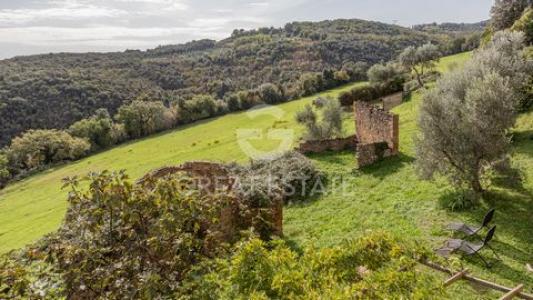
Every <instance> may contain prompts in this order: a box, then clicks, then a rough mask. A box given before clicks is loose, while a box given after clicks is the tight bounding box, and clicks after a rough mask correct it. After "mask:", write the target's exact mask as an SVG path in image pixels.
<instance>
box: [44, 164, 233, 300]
mask: <svg viewBox="0 0 533 300" xmlns="http://www.w3.org/2000/svg"><path fill="white" fill-rule="evenodd" d="M88 180H90V185H89V188H88V189H87V190H85V191H84V190H81V189H80V187H79V185H80V182H79V181H78V180H77V179H76V178H70V179H67V180H66V181H65V186H68V187H70V189H71V191H70V193H69V198H68V201H69V209H68V211H67V214H66V217H65V220H64V224H63V226H62V227H61V229H60V230H59V233H58V237H57V240H56V242H54V243H52V245H51V246H50V247H51V253H52V254H51V255H52V257H53V259H54V260H55V261H57V264H58V266H59V268H60V270H61V272H62V278H63V279H64V281H65V288H66V291H67V295H66V296H67V297H68V298H70V297H72V296H74V295H75V296H76V297H80V298H85V299H124V298H142V299H151V298H154V297H157V296H158V295H168V294H171V293H172V291H173V290H175V288H176V286H177V283H178V282H179V281H180V280H181V279H182V277H183V276H184V274H185V273H186V272H187V271H188V270H189V269H190V267H191V265H193V264H195V263H197V262H199V261H200V260H202V259H204V258H205V257H207V256H210V255H215V254H216V253H217V251H218V250H217V246H216V242H214V241H213V240H212V238H213V237H212V236H211V234H212V233H211V232H210V231H209V226H208V224H213V222H216V220H215V217H216V216H217V215H218V210H219V209H220V208H221V207H223V206H224V205H225V200H224V199H223V198H222V197H210V198H209V199H206V198H204V197H203V196H201V195H200V194H199V193H198V192H195V191H192V190H190V189H188V187H187V185H186V184H185V182H184V181H183V180H180V179H179V178H167V179H166V180H160V181H157V182H154V183H153V184H154V185H155V186H154V188H153V189H149V188H146V187H144V186H139V185H132V184H131V183H129V182H128V177H127V176H126V175H125V174H124V173H123V172H120V173H109V172H102V173H99V174H91V175H90V176H89V177H88Z"/></svg>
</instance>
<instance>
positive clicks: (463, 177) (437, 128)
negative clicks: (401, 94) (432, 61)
mask: <svg viewBox="0 0 533 300" xmlns="http://www.w3.org/2000/svg"><path fill="white" fill-rule="evenodd" d="M522 38H523V36H522ZM519 41H520V35H517V34H513V33H499V34H497V35H496V36H495V39H494V41H493V42H492V43H491V44H490V45H489V46H488V47H487V48H486V49H484V50H482V51H480V52H478V53H476V55H475V57H474V58H473V59H472V61H470V62H469V63H467V65H466V66H465V68H464V69H462V70H457V71H455V72H453V73H450V74H449V75H447V76H445V77H443V78H442V79H440V80H439V81H438V82H437V87H436V88H435V89H433V90H430V91H427V92H426V93H425V95H424V102H423V103H422V107H421V111H420V117H419V121H418V125H419V127H420V134H419V136H418V137H417V138H416V151H417V158H418V160H417V165H418V169H419V171H420V173H421V175H422V176H423V177H424V178H426V179H430V178H432V177H433V176H434V175H435V174H441V175H444V176H447V177H448V178H449V179H450V180H451V182H452V183H453V184H454V185H455V186H456V187H458V188H461V187H469V188H470V189H472V190H473V191H474V192H476V193H477V194H479V193H481V192H483V190H484V189H483V186H482V184H481V177H482V175H483V173H484V171H486V170H488V169H491V168H492V166H493V165H494V164H495V163H496V162H498V161H500V160H502V159H503V158H505V157H506V156H507V154H508V150H509V146H510V138H509V135H508V131H509V129H510V128H511V127H512V126H513V124H514V122H515V118H516V107H517V102H518V100H519V99H520V91H519V89H518V87H519V85H518V84H517V82H519V81H521V80H520V78H523V76H525V75H526V74H527V72H528V71H527V69H528V68H529V67H528V62H527V61H525V60H524V58H523V56H522V55H521V53H520V49H519V47H518V46H517V45H518V44H519ZM524 73H525V74H524Z"/></svg>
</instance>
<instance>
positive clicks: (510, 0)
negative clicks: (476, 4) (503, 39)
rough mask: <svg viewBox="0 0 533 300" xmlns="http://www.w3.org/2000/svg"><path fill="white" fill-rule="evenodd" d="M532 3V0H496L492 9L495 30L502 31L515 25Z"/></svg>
mask: <svg viewBox="0 0 533 300" xmlns="http://www.w3.org/2000/svg"><path fill="white" fill-rule="evenodd" d="M530 5H531V1H530V0H496V2H495V3H494V6H493V7H492V9H491V11H490V12H491V15H492V19H491V25H492V28H493V30H494V31H500V30H504V29H508V28H510V27H511V26H513V24H514V23H515V21H516V20H518V19H520V17H521V16H522V13H523V12H524V10H525V9H526V8H527V7H528V6H530Z"/></svg>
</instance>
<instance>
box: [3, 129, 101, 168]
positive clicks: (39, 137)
mask: <svg viewBox="0 0 533 300" xmlns="http://www.w3.org/2000/svg"><path fill="white" fill-rule="evenodd" d="M90 148H91V145H90V143H89V142H87V141H86V140H84V139H80V138H75V137H72V136H71V135H70V134H68V133H67V132H65V131H60V130H55V129H54V130H29V131H27V132H26V133H24V134H23V135H22V136H20V137H17V138H15V139H13V141H12V142H11V145H10V147H9V149H8V151H7V155H8V158H9V161H10V162H11V163H12V164H13V167H14V168H17V169H21V170H32V169H35V168H39V167H41V166H44V165H48V164H52V163H57V162H61V161H65V160H75V159H79V158H81V157H83V156H84V155H85V154H87V152H88V151H89V149H90Z"/></svg>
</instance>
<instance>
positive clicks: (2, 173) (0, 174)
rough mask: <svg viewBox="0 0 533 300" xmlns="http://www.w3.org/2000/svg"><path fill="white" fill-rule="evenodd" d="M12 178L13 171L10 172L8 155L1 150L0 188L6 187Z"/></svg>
mask: <svg viewBox="0 0 533 300" xmlns="http://www.w3.org/2000/svg"><path fill="white" fill-rule="evenodd" d="M10 179H11V172H9V160H8V158H7V155H6V154H5V153H3V152H1V151H0V189H1V188H2V187H4V186H5V185H6V184H7V182H8V181H9V180H10Z"/></svg>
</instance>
